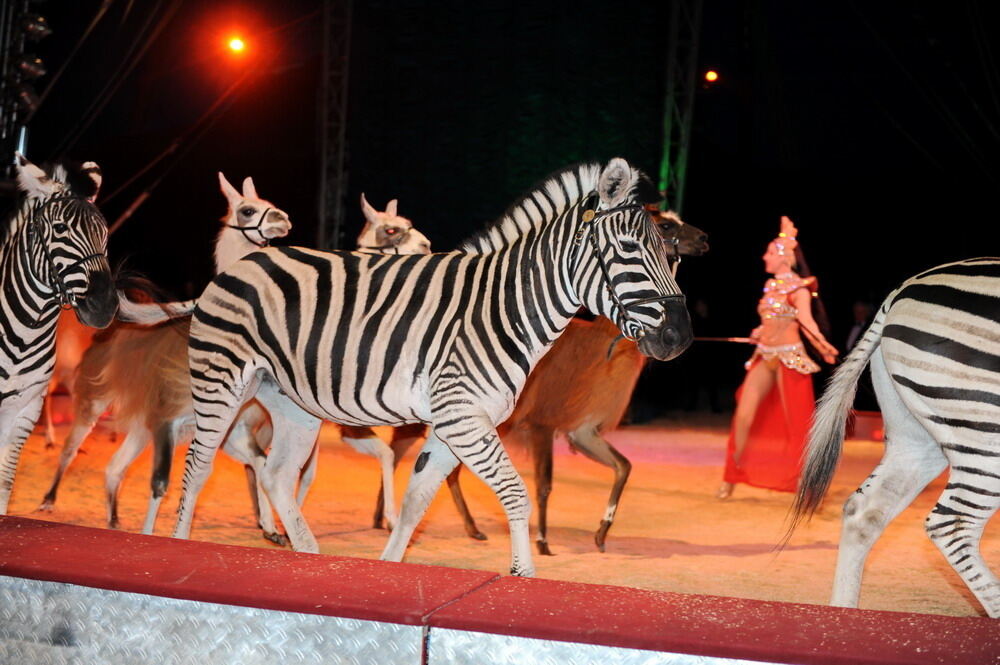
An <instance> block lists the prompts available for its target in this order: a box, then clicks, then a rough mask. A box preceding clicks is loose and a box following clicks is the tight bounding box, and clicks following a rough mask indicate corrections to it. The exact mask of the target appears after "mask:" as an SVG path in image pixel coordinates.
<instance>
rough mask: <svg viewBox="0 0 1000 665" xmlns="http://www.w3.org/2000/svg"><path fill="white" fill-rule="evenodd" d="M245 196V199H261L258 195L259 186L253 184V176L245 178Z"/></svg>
mask: <svg viewBox="0 0 1000 665" xmlns="http://www.w3.org/2000/svg"><path fill="white" fill-rule="evenodd" d="M243 198H245V199H259V198H260V197H259V196H257V188H256V187H254V186H253V178H251V177H250V176H247V177H246V178H244V179H243Z"/></svg>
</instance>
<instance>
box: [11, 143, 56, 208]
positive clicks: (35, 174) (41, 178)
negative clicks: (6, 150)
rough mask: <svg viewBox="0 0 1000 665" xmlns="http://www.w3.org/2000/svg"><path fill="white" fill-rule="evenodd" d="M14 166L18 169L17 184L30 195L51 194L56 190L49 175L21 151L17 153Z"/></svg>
mask: <svg viewBox="0 0 1000 665" xmlns="http://www.w3.org/2000/svg"><path fill="white" fill-rule="evenodd" d="M14 166H15V168H16V169H17V186H18V187H19V188H20V189H21V190H22V191H24V192H25V193H27V195H28V196H29V197H32V198H34V197H38V198H41V197H45V196H51V195H52V194H53V193H54V192H55V191H56V187H55V183H53V182H52V179H51V178H50V177H49V175H48V174H47V173H46V172H45V171H43V170H42V169H40V168H39V167H37V166H35V165H34V164H32V163H31V162H29V161H28V159H27V157H25V156H24V155H22V154H21V153H17V159H16V161H15V164H14Z"/></svg>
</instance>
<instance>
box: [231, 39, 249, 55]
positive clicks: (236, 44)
mask: <svg viewBox="0 0 1000 665" xmlns="http://www.w3.org/2000/svg"><path fill="white" fill-rule="evenodd" d="M246 47H247V45H246V42H244V41H243V40H242V39H240V38H239V37H233V38H232V39H230V40H229V50H230V51H232V52H234V53H240V52H241V51H243V50H244V49H246Z"/></svg>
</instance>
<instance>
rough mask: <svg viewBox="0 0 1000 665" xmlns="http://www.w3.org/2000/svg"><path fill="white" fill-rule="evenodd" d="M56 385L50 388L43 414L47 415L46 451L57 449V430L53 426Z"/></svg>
mask: <svg viewBox="0 0 1000 665" xmlns="http://www.w3.org/2000/svg"><path fill="white" fill-rule="evenodd" d="M53 390H55V385H50V386H49V391H48V394H47V395H46V396H45V407H44V411H43V412H42V413H43V414H44V415H45V449H46V450H52V449H53V448H55V447H56V428H55V426H54V425H53V424H52V391H53Z"/></svg>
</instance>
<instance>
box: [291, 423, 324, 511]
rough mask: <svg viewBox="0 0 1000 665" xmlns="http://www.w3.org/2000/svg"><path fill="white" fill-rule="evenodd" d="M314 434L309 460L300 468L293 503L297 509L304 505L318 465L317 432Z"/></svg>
mask: <svg viewBox="0 0 1000 665" xmlns="http://www.w3.org/2000/svg"><path fill="white" fill-rule="evenodd" d="M316 434H317V438H316V443H315V444H314V445H313V449H312V453H310V454H309V460H308V461H307V462H306V465H305V466H304V467H302V473H301V474H299V489H298V491H297V492H296V493H295V503H297V504H298V506H299V508H301V507H302V504H303V503H305V500H306V495H307V494H309V488H310V487H312V484H313V481H314V480H316V465H317V464H318V463H319V432H318V431H317V433H316Z"/></svg>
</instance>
